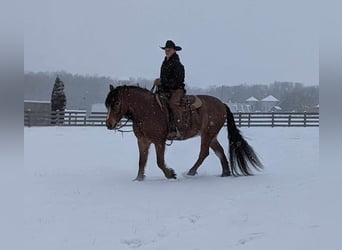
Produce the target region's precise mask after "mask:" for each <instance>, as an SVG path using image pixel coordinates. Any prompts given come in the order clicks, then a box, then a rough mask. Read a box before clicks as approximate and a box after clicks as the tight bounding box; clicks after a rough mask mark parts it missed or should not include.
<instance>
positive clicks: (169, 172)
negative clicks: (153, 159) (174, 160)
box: [154, 141, 177, 179]
mask: <svg viewBox="0 0 342 250" xmlns="http://www.w3.org/2000/svg"><path fill="white" fill-rule="evenodd" d="M154 146H155V148H156V154H157V164H158V167H159V168H160V169H161V170H162V171H163V173H164V175H165V177H166V178H168V179H177V177H176V173H175V171H174V170H173V169H172V168H168V167H167V166H166V164H165V157H164V154H165V141H164V142H161V143H155V145H154Z"/></svg>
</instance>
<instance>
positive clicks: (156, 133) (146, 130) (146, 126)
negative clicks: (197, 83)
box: [105, 85, 262, 181]
mask: <svg viewBox="0 0 342 250" xmlns="http://www.w3.org/2000/svg"><path fill="white" fill-rule="evenodd" d="M197 97H198V98H200V100H201V101H202V105H201V107H199V108H198V109H195V110H191V111H189V113H188V116H190V118H189V119H190V120H189V121H190V124H191V126H189V127H188V128H185V129H183V130H182V129H181V130H180V133H181V135H182V137H181V138H180V139H175V140H185V139H188V138H191V137H194V136H197V135H200V136H201V147H200V153H199V156H198V159H197V161H196V162H195V164H194V165H193V167H192V168H190V170H189V172H188V173H187V174H188V175H192V176H193V175H195V174H196V173H197V169H198V168H199V166H200V165H201V164H202V162H203V161H204V159H205V158H206V157H207V156H208V155H209V147H210V148H211V149H212V150H213V151H214V152H215V154H216V155H217V156H218V157H219V159H220V161H221V165H222V175H221V176H230V175H234V176H238V175H252V171H251V167H250V166H252V167H254V168H255V169H257V170H260V169H262V164H261V162H260V160H259V159H258V157H257V155H256V154H255V152H254V150H253V148H252V147H251V146H250V145H249V144H248V143H247V141H246V140H245V139H244V138H243V136H242V135H241V133H240V131H239V129H238V128H237V127H236V125H235V121H234V116H233V114H232V113H231V111H230V109H229V108H228V106H227V105H226V104H224V103H223V102H221V101H220V100H219V99H217V98H215V97H212V96H207V95H198V96H197ZM105 105H106V107H107V109H108V115H107V119H106V125H107V128H108V129H115V128H116V126H117V124H118V122H119V121H120V120H121V118H123V117H126V118H129V119H131V120H132V121H133V131H134V134H135V136H136V137H137V139H138V147H139V153H140V156H139V171H138V175H137V177H136V180H139V181H141V180H143V179H144V178H145V175H144V172H145V165H146V162H147V158H148V151H149V147H150V145H151V144H152V143H153V144H154V146H155V150H156V153H157V164H158V166H159V168H160V169H161V170H162V171H163V173H164V175H165V177H166V178H168V179H170V178H176V174H175V172H174V170H173V169H172V168H168V167H167V166H166V164H165V160H164V153H165V142H166V140H167V139H170V138H167V135H168V120H167V116H166V112H165V111H164V110H163V109H162V108H161V106H160V102H158V101H157V100H156V96H155V94H153V93H152V92H151V91H149V90H147V89H143V88H140V87H136V86H118V87H116V88H114V87H113V86H112V85H110V91H109V93H108V95H107V98H106V101H105ZM225 121H227V130H228V139H229V159H230V164H229V163H228V160H227V158H226V156H225V153H224V150H223V148H222V146H221V145H220V143H219V142H218V140H217V135H218V133H219V131H220V130H221V128H222V127H223V126H224V123H225Z"/></svg>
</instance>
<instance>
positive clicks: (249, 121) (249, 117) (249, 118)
mask: <svg viewBox="0 0 342 250" xmlns="http://www.w3.org/2000/svg"><path fill="white" fill-rule="evenodd" d="M250 126H251V113H248V127H250Z"/></svg>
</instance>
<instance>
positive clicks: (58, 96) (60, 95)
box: [51, 76, 66, 124]
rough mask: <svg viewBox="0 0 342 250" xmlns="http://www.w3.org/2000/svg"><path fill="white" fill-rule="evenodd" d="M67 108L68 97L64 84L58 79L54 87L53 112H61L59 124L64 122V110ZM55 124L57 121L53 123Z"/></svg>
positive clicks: (52, 97) (52, 96) (52, 95)
mask: <svg viewBox="0 0 342 250" xmlns="http://www.w3.org/2000/svg"><path fill="white" fill-rule="evenodd" d="M65 107H66V97H65V94H64V83H63V82H62V81H61V80H60V79H59V77H58V76H57V77H56V80H55V84H54V85H53V90H52V94H51V111H52V112H59V113H58V115H59V119H58V121H57V122H58V123H60V122H62V121H63V120H64V114H63V113H64V110H65ZM52 123H53V124H55V123H56V121H52Z"/></svg>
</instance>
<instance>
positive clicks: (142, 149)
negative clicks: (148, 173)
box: [135, 138, 151, 181]
mask: <svg viewBox="0 0 342 250" xmlns="http://www.w3.org/2000/svg"><path fill="white" fill-rule="evenodd" d="M150 145H151V142H150V141H148V140H147V139H145V138H138V146H139V171H138V175H137V178H135V180H137V181H143V180H144V178H145V166H146V162H147V157H148V150H149V148H150Z"/></svg>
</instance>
